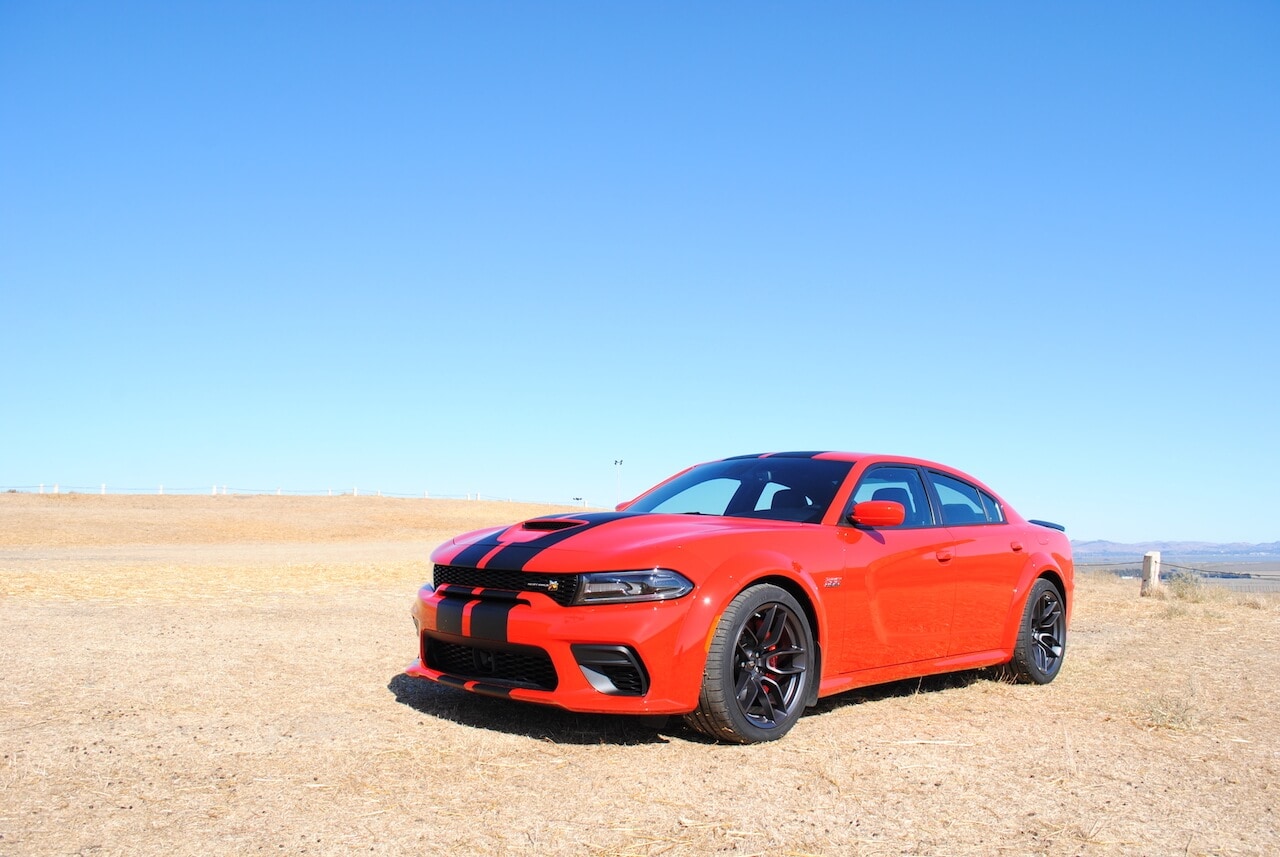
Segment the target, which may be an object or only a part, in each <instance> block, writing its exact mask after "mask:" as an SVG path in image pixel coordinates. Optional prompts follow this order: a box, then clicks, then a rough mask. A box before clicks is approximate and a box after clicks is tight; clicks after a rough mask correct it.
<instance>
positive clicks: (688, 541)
mask: <svg viewBox="0 0 1280 857" xmlns="http://www.w3.org/2000/svg"><path fill="white" fill-rule="evenodd" d="M813 526H816V525H813V524H796V523H792V522H789V521H770V520H760V519H745V518H722V517H718V516H711V515H664V514H658V513H652V512H592V513H587V514H582V515H574V514H569V515H556V516H552V517H543V518H533V519H530V520H528V521H523V522H522V523H519V524H514V525H512V526H509V527H499V528H495V529H488V530H477V531H476V532H472V533H467V534H465V535H462V536H459V537H457V538H456V539H454V540H452V541H450V542H448V543H446V544H443V545H441V546H440V547H439V548H437V549H436V551H435V552H434V553H432V555H431V559H432V561H433V562H435V563H438V564H443V565H465V566H472V567H481V568H488V569H495V570H503V571H530V572H553V571H554V572H565V573H572V572H581V571H617V570H622V569H627V568H651V567H653V566H655V565H662V564H664V563H670V562H675V561H677V559H678V558H679V557H680V556H682V555H683V556H687V555H688V554H689V553H692V554H693V555H695V556H696V555H699V554H700V553H701V552H700V551H699V550H698V549H699V548H700V547H702V546H705V545H706V544H707V543H708V542H711V541H719V540H721V539H724V538H734V539H738V540H740V539H742V538H743V537H744V536H747V535H748V534H751V533H757V534H761V535H762V536H766V537H767V535H768V534H770V533H774V534H776V533H777V532H778V530H780V529H781V530H795V529H796V528H797V527H813Z"/></svg>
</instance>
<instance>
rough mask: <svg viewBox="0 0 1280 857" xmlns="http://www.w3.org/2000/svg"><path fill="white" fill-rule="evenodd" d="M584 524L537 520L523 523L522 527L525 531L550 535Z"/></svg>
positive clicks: (561, 519)
mask: <svg viewBox="0 0 1280 857" xmlns="http://www.w3.org/2000/svg"><path fill="white" fill-rule="evenodd" d="M584 523H585V521H573V520H565V519H564V518H537V519H535V520H532V521H525V522H524V524H523V525H522V526H523V529H526V530H535V531H537V532H543V533H551V532H555V531H556V530H567V529H569V528H570V527H581V526H582V525H583V524H584Z"/></svg>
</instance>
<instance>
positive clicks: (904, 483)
mask: <svg viewBox="0 0 1280 857" xmlns="http://www.w3.org/2000/svg"><path fill="white" fill-rule="evenodd" d="M864 500H893V501H894V502H895V503H901V504H902V507H903V508H904V509H906V512H907V514H906V517H905V518H904V519H903V521H902V526H904V527H930V526H933V512H932V510H931V509H930V508H929V498H928V495H927V494H925V490H924V482H923V481H921V479H920V471H918V470H916V469H915V468H914V467H892V466H890V467H876V468H874V469H872V470H870V471H868V472H867V473H865V474H864V475H863V477H862V479H861V481H859V482H858V487H857V488H856V489H854V492H853V501H852V502H854V503H861V502H862V501H864ZM851 511H852V509H851Z"/></svg>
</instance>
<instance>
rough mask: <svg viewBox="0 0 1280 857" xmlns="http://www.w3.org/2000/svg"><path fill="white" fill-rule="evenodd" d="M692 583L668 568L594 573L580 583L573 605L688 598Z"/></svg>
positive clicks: (583, 577) (586, 576)
mask: <svg viewBox="0 0 1280 857" xmlns="http://www.w3.org/2000/svg"><path fill="white" fill-rule="evenodd" d="M692 589H693V584H692V583H690V582H689V581H688V580H686V579H685V577H684V575H682V574H680V573H678V572H675V571H672V570H671V569H669V568H651V569H648V570H647V571H594V572H590V573H588V574H584V575H582V576H581V578H580V579H579V581H578V594H577V596H576V597H575V598H574V599H573V603H574V604H622V603H628V602H632V601H670V600H671V599H672V598H679V597H680V596H681V595H687V594H688V593H689V592H690V591H691V590H692Z"/></svg>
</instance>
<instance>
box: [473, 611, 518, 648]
mask: <svg viewBox="0 0 1280 857" xmlns="http://www.w3.org/2000/svg"><path fill="white" fill-rule="evenodd" d="M515 606H516V605H515V604H514V603H503V602H495V601H477V602H476V605H475V606H474V607H472V608H471V636H472V637H473V638H475V639H477V640H491V641H493V642H495V643H505V642H506V641H507V617H508V616H510V615H511V611H512V610H514V609H515Z"/></svg>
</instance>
